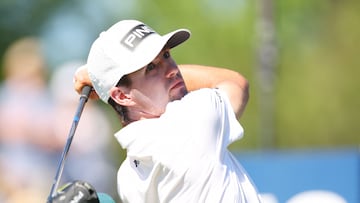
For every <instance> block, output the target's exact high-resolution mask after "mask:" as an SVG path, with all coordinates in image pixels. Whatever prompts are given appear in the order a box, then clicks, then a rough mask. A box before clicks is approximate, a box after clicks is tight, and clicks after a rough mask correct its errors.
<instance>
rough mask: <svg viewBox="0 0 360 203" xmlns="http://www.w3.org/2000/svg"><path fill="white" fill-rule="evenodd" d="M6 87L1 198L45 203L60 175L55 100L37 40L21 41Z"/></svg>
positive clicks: (1, 105)
mask: <svg viewBox="0 0 360 203" xmlns="http://www.w3.org/2000/svg"><path fill="white" fill-rule="evenodd" d="M3 63H4V64H3V70H4V76H5V80H4V82H3V84H1V87H0V126H1V128H0V196H1V201H2V202H4V203H13V202H14V203H15V202H40V201H44V199H43V198H44V197H46V196H47V194H46V193H47V192H48V190H49V189H47V188H49V185H47V184H48V181H44V180H48V179H49V178H51V177H52V176H53V174H54V172H53V171H54V167H53V166H54V164H52V163H51V160H53V158H52V156H53V155H54V154H53V152H54V150H53V149H54V147H56V145H58V143H57V142H56V140H54V139H53V129H52V127H51V124H52V120H51V118H52V116H51V100H50V97H49V93H48V91H47V88H46V76H47V69H46V64H45V60H44V58H43V54H42V52H41V46H40V43H39V41H38V40H37V39H35V38H31V37H26V38H23V39H19V40H18V41H15V42H14V43H13V44H12V45H11V46H10V47H9V48H8V49H7V50H6V52H5V54H4V57H3Z"/></svg>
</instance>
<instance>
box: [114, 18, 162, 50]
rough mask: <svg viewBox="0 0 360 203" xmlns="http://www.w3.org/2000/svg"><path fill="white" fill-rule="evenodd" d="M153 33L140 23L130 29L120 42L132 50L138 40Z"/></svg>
mask: <svg viewBox="0 0 360 203" xmlns="http://www.w3.org/2000/svg"><path fill="white" fill-rule="evenodd" d="M152 33H155V31H154V30H152V29H151V28H149V27H148V26H146V25H144V24H141V25H137V26H136V27H134V28H133V29H131V30H130V31H129V32H128V33H127V34H126V35H125V36H124V38H123V39H122V40H121V44H122V45H124V46H125V47H127V48H128V49H130V50H131V51H133V50H134V49H135V48H136V47H137V46H138V45H139V44H140V42H141V41H142V40H143V39H145V38H146V37H147V36H149V35H150V34H152Z"/></svg>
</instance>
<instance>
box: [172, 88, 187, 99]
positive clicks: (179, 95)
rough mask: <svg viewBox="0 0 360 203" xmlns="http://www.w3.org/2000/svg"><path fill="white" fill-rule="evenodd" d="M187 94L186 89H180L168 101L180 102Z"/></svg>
mask: <svg viewBox="0 0 360 203" xmlns="http://www.w3.org/2000/svg"><path fill="white" fill-rule="evenodd" d="M187 93H188V91H187V89H186V88H185V87H184V88H180V89H179V90H178V91H177V92H176V94H173V95H172V96H170V100H171V101H175V100H180V99H181V98H183V97H184V96H185V95H186V94H187Z"/></svg>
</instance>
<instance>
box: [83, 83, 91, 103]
mask: <svg viewBox="0 0 360 203" xmlns="http://www.w3.org/2000/svg"><path fill="white" fill-rule="evenodd" d="M91 90H92V87H91V86H88V85H86V86H84V87H83V88H82V90H81V97H83V98H85V99H86V100H87V99H88V98H89V95H90V92H91Z"/></svg>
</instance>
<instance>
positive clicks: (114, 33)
mask: <svg viewBox="0 0 360 203" xmlns="http://www.w3.org/2000/svg"><path fill="white" fill-rule="evenodd" d="M189 37H190V31H189V30H187V29H178V30H175V31H173V32H170V33H168V34H166V35H163V36H161V35H159V34H158V33H157V32H155V31H154V30H153V29H151V28H150V27H149V26H147V25H145V24H144V23H142V22H140V21H137V20H122V21H119V22H118V23H116V24H114V25H113V26H111V27H110V28H109V29H108V30H107V31H104V32H102V33H101V34H100V36H99V37H98V38H97V39H96V40H95V41H94V43H93V44H92V46H91V49H90V53H89V56H88V60H87V64H86V67H87V68H88V72H89V77H90V80H91V82H92V84H93V87H94V89H95V91H96V93H97V94H98V95H99V97H100V98H101V100H103V101H104V102H105V103H107V102H108V100H109V98H110V89H111V88H112V87H114V86H115V85H116V84H117V83H118V82H119V80H120V79H121V78H122V77H123V76H124V75H127V74H129V73H132V72H135V71H137V70H139V69H141V68H143V67H144V66H146V65H147V64H149V63H150V62H151V61H152V60H154V59H155V57H156V56H157V55H158V54H159V53H160V52H161V50H162V49H163V48H164V47H165V46H166V47H168V48H173V47H175V46H177V45H179V44H181V43H182V42H184V41H186V40H187V39H188V38H189Z"/></svg>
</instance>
